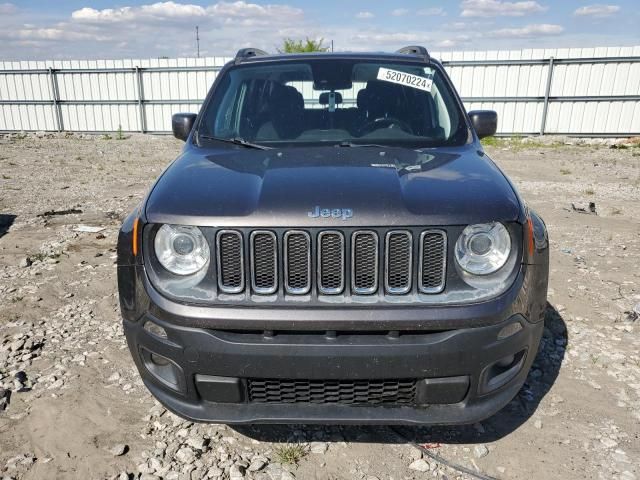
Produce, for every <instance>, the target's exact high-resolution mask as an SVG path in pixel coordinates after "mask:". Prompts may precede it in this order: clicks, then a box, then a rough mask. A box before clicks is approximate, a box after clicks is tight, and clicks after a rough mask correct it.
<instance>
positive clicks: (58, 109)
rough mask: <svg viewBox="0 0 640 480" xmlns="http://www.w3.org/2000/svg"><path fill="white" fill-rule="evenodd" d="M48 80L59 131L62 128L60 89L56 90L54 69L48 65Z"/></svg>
mask: <svg viewBox="0 0 640 480" xmlns="http://www.w3.org/2000/svg"><path fill="white" fill-rule="evenodd" d="M48 70H49V82H50V84H51V97H52V98H51V100H52V101H53V116H54V118H55V120H56V128H57V129H58V131H59V132H61V131H62V130H63V129H64V124H63V123H62V107H61V106H60V91H59V90H58V79H57V77H56V71H55V70H54V69H53V68H51V67H49V69H48Z"/></svg>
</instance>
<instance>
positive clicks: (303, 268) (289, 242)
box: [284, 230, 311, 295]
mask: <svg viewBox="0 0 640 480" xmlns="http://www.w3.org/2000/svg"><path fill="white" fill-rule="evenodd" d="M294 255H295V258H294V259H293V261H292V257H293V256H294ZM305 263H306V265H304V264H305ZM284 287H285V290H286V291H287V293H290V294H292V295H305V294H307V293H309V291H310V290H311V237H310V236H309V234H308V233H307V232H305V231H302V230H289V231H287V232H285V234H284Z"/></svg>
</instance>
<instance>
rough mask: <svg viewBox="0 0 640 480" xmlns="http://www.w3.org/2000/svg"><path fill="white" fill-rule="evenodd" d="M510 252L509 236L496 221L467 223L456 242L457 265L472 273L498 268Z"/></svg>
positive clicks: (502, 264)
mask: <svg viewBox="0 0 640 480" xmlns="http://www.w3.org/2000/svg"><path fill="white" fill-rule="evenodd" d="M509 253H511V236H510V235H509V231H508V230H507V229H506V228H505V226H504V225H502V224H501V223H498V222H494V223H482V224H477V225H469V226H468V227H467V228H465V229H464V231H463V232H462V234H461V235H460V237H458V241H457V242H456V248H455V255H456V261H457V262H458V265H460V267H462V269H464V270H465V271H467V272H468V273H471V274H473V275H488V274H490V273H493V272H496V271H498V270H500V269H501V268H502V267H503V266H504V264H505V263H507V260H508V258H509Z"/></svg>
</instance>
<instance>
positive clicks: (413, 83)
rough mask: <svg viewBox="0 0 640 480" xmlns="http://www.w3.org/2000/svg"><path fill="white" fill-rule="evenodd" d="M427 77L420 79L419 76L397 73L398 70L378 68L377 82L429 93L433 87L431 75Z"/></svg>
mask: <svg viewBox="0 0 640 480" xmlns="http://www.w3.org/2000/svg"><path fill="white" fill-rule="evenodd" d="M427 75H428V76H427V77H421V76H419V75H412V74H411V73H407V72H399V71H398V70H391V69H389V68H384V67H380V70H378V80H383V81H385V82H391V83H397V84H398V85H403V86H405V87H411V88H417V89H418V90H424V91H425V92H430V91H431V86H432V85H433V73H429V74H427Z"/></svg>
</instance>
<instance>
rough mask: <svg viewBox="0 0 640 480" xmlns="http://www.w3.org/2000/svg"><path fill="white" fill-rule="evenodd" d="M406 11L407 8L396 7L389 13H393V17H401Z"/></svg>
mask: <svg viewBox="0 0 640 480" xmlns="http://www.w3.org/2000/svg"><path fill="white" fill-rule="evenodd" d="M408 13H409V9H408V8H396V9H395V10H393V11H392V12H391V15H393V16H394V17H403V16H405V15H406V14H408Z"/></svg>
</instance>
